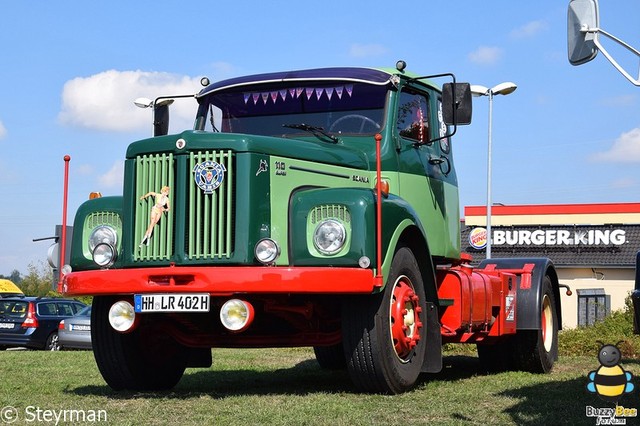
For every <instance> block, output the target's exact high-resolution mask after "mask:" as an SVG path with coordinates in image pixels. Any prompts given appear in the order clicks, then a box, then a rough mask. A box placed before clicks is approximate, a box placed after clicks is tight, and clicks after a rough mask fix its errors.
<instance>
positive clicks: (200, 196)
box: [134, 150, 235, 262]
mask: <svg viewBox="0 0 640 426" xmlns="http://www.w3.org/2000/svg"><path fill="white" fill-rule="evenodd" d="M216 164H217V165H219V166H221V167H222V168H223V169H224V174H223V178H222V179H221V182H219V183H220V185H219V186H218V187H215V185H213V187H212V186H210V187H206V188H201V187H199V186H198V183H197V182H196V179H195V178H194V177H195V176H194V173H195V169H196V168H198V167H199V166H200V168H199V170H202V167H204V166H211V165H214V166H216ZM216 167H218V166H216ZM135 169H136V171H135V176H136V177H135V179H136V186H135V197H136V198H135V209H134V235H135V241H134V260H135V261H136V262H145V261H158V260H170V259H172V258H173V257H174V256H175V254H176V251H177V250H184V255H185V257H186V259H188V260H211V259H221V258H230V257H231V255H232V253H233V244H234V239H233V225H234V202H233V200H234V180H235V176H234V175H235V171H234V163H233V154H232V152H231V151H229V150H224V151H222V150H220V151H213V150H212V151H204V152H192V153H189V155H188V157H186V158H184V157H182V158H180V157H174V156H173V155H172V154H153V155H140V156H138V157H136V160H135ZM178 174H179V175H180V178H182V179H178V177H177V175H178ZM181 182H182V183H181ZM177 184H179V185H180V188H177V187H175V185H177ZM163 186H168V187H169V188H170V193H169V200H170V209H169V211H168V212H164V213H162V217H161V218H160V220H159V221H158V223H157V224H156V225H155V226H154V227H153V232H152V234H151V238H149V240H148V241H145V243H144V244H141V242H142V241H143V238H144V235H145V232H146V230H147V227H148V226H149V223H150V216H151V210H152V207H153V205H154V204H155V202H156V200H155V197H154V196H149V197H148V198H147V199H146V200H140V197H142V196H144V195H145V194H147V193H149V192H153V193H158V194H159V193H160V191H161V188H162V187H163ZM183 193H184V194H185V195H184V196H182V194H183ZM176 200H180V205H177V203H176ZM183 200H184V201H183ZM183 203H184V204H183ZM178 229H179V230H180V232H176V231H177V230H178ZM176 235H178V236H179V237H178V238H179V239H180V241H177V240H176ZM182 236H183V237H182ZM183 239H184V241H182V240H183ZM147 243H148V245H147Z"/></svg>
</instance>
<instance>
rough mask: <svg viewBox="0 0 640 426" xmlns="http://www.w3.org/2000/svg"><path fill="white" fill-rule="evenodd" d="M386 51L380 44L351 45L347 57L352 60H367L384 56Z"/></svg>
mask: <svg viewBox="0 0 640 426" xmlns="http://www.w3.org/2000/svg"><path fill="white" fill-rule="evenodd" d="M387 52H388V49H387V48H386V47H384V46H383V45H381V44H361V43H353V44H352V45H351V47H350V48H349V55H350V56H351V57H354V58H369V57H372V56H380V55H384V54H385V53H387Z"/></svg>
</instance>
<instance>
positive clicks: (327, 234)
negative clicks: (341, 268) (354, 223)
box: [313, 219, 347, 254]
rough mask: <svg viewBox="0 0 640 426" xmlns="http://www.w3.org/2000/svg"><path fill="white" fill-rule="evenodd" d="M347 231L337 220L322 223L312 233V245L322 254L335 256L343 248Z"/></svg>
mask: <svg viewBox="0 0 640 426" xmlns="http://www.w3.org/2000/svg"><path fill="white" fill-rule="evenodd" d="M346 240H347V231H346V230H345V229H344V226H343V225H342V224H341V223H340V222H338V221H337V220H333V219H329V220H325V221H322V222H320V223H319V224H318V226H316V230H315V232H314V233H313V245H315V246H316V249H317V250H318V251H319V252H320V253H322V254H335V253H337V252H338V251H340V249H341V248H342V247H343V246H344V243H345V241H346Z"/></svg>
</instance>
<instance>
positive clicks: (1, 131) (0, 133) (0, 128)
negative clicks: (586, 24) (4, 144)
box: [0, 121, 7, 139]
mask: <svg viewBox="0 0 640 426" xmlns="http://www.w3.org/2000/svg"><path fill="white" fill-rule="evenodd" d="M5 136H7V128H6V127H4V124H2V121H0V139H2V138H4V137H5Z"/></svg>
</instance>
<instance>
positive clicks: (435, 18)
mask: <svg viewBox="0 0 640 426" xmlns="http://www.w3.org/2000/svg"><path fill="white" fill-rule="evenodd" d="M567 6H568V0H563V1H558V0H537V1H529V2H523V1H513V0H486V1H481V2H480V1H475V0H428V1H427V0H422V1H414V0H407V1H403V2H389V1H379V0H367V1H361V0H352V1H344V0H341V1H336V0H324V1H322V2H304V1H300V0H296V1H284V0H272V1H269V2H258V1H242V0H238V1H233V2H220V1H201V0H191V1H181V2H178V1H168V0H167V1H158V0H154V1H148V0H136V1H119V0H111V1H101V0H96V1H91V2H87V1H79V0H68V1H64V2H52V1H43V0H32V1H24V0H4V1H3V2H2V4H1V5H0V197H1V200H2V202H1V203H0V274H4V275H9V274H10V273H11V272H12V271H13V270H16V269H17V270H18V271H20V272H21V273H22V274H26V273H27V270H28V267H29V265H37V264H38V263H39V262H42V261H44V260H45V259H46V255H47V249H48V247H49V246H50V245H51V241H39V242H34V241H33V239H37V238H43V237H50V236H53V235H54V229H55V225H56V224H60V223H62V214H63V211H62V210H63V208H62V199H63V177H64V160H63V158H64V156H65V155H69V156H71V161H70V162H69V202H68V221H69V224H71V222H72V221H73V216H74V213H75V211H76V209H77V208H78V206H79V205H80V204H81V203H82V202H84V201H85V200H86V199H87V198H88V195H89V193H90V192H91V191H99V192H101V193H102V194H103V195H118V194H121V192H122V174H123V164H124V163H123V159H124V155H125V151H126V148H127V146H128V144H129V143H131V142H133V141H135V140H137V139H141V138H145V137H148V136H149V135H150V134H151V131H152V128H151V112H150V110H148V109H147V110H144V109H139V108H137V107H135V106H134V104H133V100H134V99H135V98H138V97H147V98H155V97H157V96H161V95H175V94H192V93H196V92H197V91H199V90H200V88H201V86H200V85H199V81H200V78H201V77H203V76H207V77H208V78H209V79H210V80H211V81H218V80H221V79H226V78H230V77H236V76H240V75H246V74H254V73H262V72H271V71H283V70H290V69H304V68H317V67H328V66H366V67H393V66H394V65H395V63H396V61H397V60H399V59H402V60H404V61H406V62H407V64H408V70H410V71H412V72H415V73H418V74H421V75H425V74H437V73H445V72H452V73H454V74H455V75H456V77H457V80H458V81H467V82H470V83H471V84H479V85H483V86H486V87H493V86H495V85H497V84H499V83H501V82H514V83H516V84H517V86H518V89H517V90H516V91H515V92H513V93H512V94H510V95H508V96H495V97H494V100H493V126H492V134H493V137H492V147H493V149H492V152H493V154H492V163H493V166H492V199H493V201H494V202H495V203H502V204H506V205H521V204H564V203H569V204H573V203H609V202H614V203H627V202H639V201H640V173H638V171H639V170H640V167H639V166H640V114H639V110H638V109H639V107H640V88H639V87H635V86H633V85H632V84H631V83H629V82H628V81H627V80H626V79H624V77H623V76H622V75H621V74H620V73H618V72H617V71H616V70H615V69H614V68H613V67H612V66H611V65H610V64H609V63H608V62H607V61H606V59H605V58H604V56H603V55H601V54H600V55H599V56H598V57H596V58H595V59H594V60H593V61H592V62H590V63H587V64H584V65H581V66H578V67H575V66H572V65H570V64H569V62H568V60H567V29H566V25H567V24H566V22H567ZM639 20H640V2H638V1H637V0H601V1H600V27H601V28H603V29H604V30H606V31H608V32H609V33H612V34H614V35H616V36H617V37H619V38H621V39H623V40H625V41H627V42H628V43H630V44H631V45H634V46H635V47H640V25H638V21H639ZM604 42H605V44H606V41H604ZM607 46H608V47H609V46H611V48H610V49H611V50H610V52H611V53H612V54H613V55H614V56H615V57H616V59H618V60H619V62H621V63H622V65H623V66H624V67H625V68H626V69H627V70H628V71H629V73H630V74H631V75H633V76H637V75H638V63H639V61H638V58H637V57H634V56H633V55H630V54H628V52H626V51H623V50H622V49H616V48H614V47H615V46H613V45H610V44H607ZM173 107H175V108H173V109H172V110H171V114H172V116H171V120H172V126H171V131H179V130H184V129H187V128H190V127H191V123H192V119H191V117H193V115H194V113H195V103H189V102H186V101H185V102H176V103H175V104H174V106H173ZM473 108H474V110H473V114H474V117H473V122H472V124H471V125H470V126H465V127H462V128H460V129H459V131H458V134H457V135H456V136H454V140H453V150H454V156H455V166H456V170H457V173H458V183H459V187H460V205H461V206H462V207H463V206H468V205H484V204H485V203H486V194H487V189H486V182H487V144H488V98H487V97H479V98H474V105H473Z"/></svg>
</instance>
